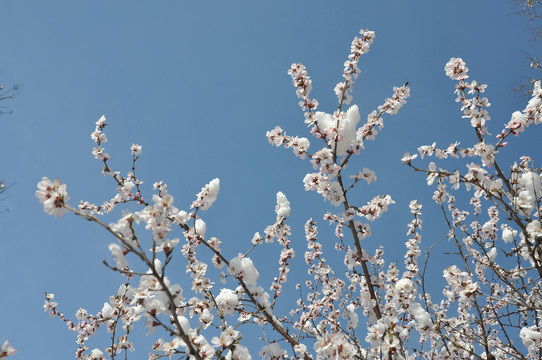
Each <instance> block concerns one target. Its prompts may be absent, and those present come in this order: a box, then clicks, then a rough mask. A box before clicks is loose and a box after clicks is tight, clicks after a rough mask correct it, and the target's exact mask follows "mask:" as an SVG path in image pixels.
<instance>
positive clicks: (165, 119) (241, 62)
mask: <svg viewBox="0 0 542 360" xmlns="http://www.w3.org/2000/svg"><path fill="white" fill-rule="evenodd" d="M513 11H514V10H513V8H512V7H511V4H510V3H509V1H500V0H499V1H495V0H479V1H471V0H456V1H453V2H450V1H422V0H411V1H401V0H396V1H391V0H390V1H368V0H365V1H361V0H352V1H309V0H296V1H287V0H277V1H267V2H264V1H218V0H217V1H181V0H177V1H173V0H163V1H152V2H151V1H142V0H130V1H124V0H122V1H121V0H118V1H106V0H93V1H73V0H51V1H41V0H1V1H0V23H1V24H2V29H3V31H2V35H3V36H2V41H1V46H0V51H1V56H0V83H1V84H4V85H6V86H10V85H11V84H14V83H17V84H20V85H21V88H20V91H19V95H17V96H16V98H14V99H13V100H12V101H10V102H9V103H4V104H3V105H7V106H9V107H10V108H11V110H13V114H12V115H3V116H2V117H0V125H1V137H2V141H1V142H0V154H1V155H0V177H1V178H3V179H4V180H5V181H6V183H8V184H9V183H14V185H13V186H12V187H11V188H10V189H9V192H8V197H7V198H6V199H4V200H2V201H1V202H0V207H1V208H2V209H9V213H3V214H0V229H1V230H0V284H1V288H2V290H0V294H1V295H2V296H0V341H3V340H5V339H8V340H9V341H10V343H11V344H12V345H13V346H14V347H16V348H17V350H18V354H17V357H16V358H15V359H37V358H40V359H69V358H72V357H73V354H74V351H75V349H76V345H75V334H74V333H72V332H70V331H68V330H67V329H66V328H65V326H64V325H63V324H61V323H60V322H59V321H57V320H52V319H49V318H48V316H47V314H45V313H44V312H43V308H42V305H43V300H44V292H45V291H49V292H53V293H55V295H56V298H57V300H58V301H59V303H60V309H61V310H62V311H64V313H65V314H66V315H69V316H71V317H73V315H74V314H75V312H76V311H77V309H78V308H79V307H84V308H86V309H87V310H88V311H89V312H91V313H96V312H97V311H99V310H100V309H101V307H102V305H103V302H104V301H107V299H108V296H109V295H111V294H113V293H114V292H115V291H116V289H117V288H118V285H119V284H120V283H121V281H122V279H121V278H120V277H118V276H117V275H116V274H113V273H112V272H111V271H109V270H108V269H106V268H105V267H104V266H103V264H102V263H101V261H102V260H103V259H104V258H106V257H107V258H110V255H109V251H108V250H107V245H108V244H109V243H110V242H112V241H113V239H112V238H111V237H110V236H108V234H107V233H106V232H105V231H103V230H102V229H99V228H98V227H97V226H95V225H94V224H91V223H87V222H85V221H83V220H81V219H80V218H76V217H74V216H65V217H63V218H60V219H55V218H53V217H49V216H46V215H45V213H44V212H43V210H42V207H41V206H40V204H39V202H38V200H37V199H36V197H35V195H34V193H35V190H36V184H37V182H38V181H39V180H40V179H41V177H42V176H48V177H50V178H59V179H61V180H62V181H63V182H64V183H66V184H67V185H68V193H69V195H70V197H71V203H72V205H77V204H78V202H79V200H80V199H83V200H88V201H91V202H94V203H102V202H103V201H105V200H108V199H109V198H111V197H112V196H113V195H114V191H115V189H114V184H113V182H112V180H111V179H110V178H104V177H103V176H102V175H101V164H100V163H99V162H97V161H96V160H94V159H93V156H92V155H91V149H92V147H93V142H92V140H91V139H90V133H91V132H92V131H93V130H94V123H95V121H96V120H98V118H99V117H100V116H101V115H102V114H105V115H106V116H107V118H108V122H109V126H108V127H107V128H106V133H107V135H108V138H109V142H108V143H107V144H106V149H107V151H108V152H109V153H110V154H111V155H112V160H111V164H113V166H115V167H116V168H117V169H119V170H121V171H122V172H123V173H126V172H127V171H129V169H130V165H131V163H130V161H131V156H130V145H131V144H132V143H138V144H140V145H142V146H143V155H142V157H141V159H140V160H139V162H138V163H139V167H138V169H137V171H138V175H139V177H140V178H141V179H143V180H144V181H145V185H146V187H144V189H145V190H146V191H147V193H148V194H150V189H151V185H152V183H153V182H155V181H159V180H163V181H164V182H166V183H167V184H168V185H169V190H170V192H171V193H172V194H173V195H174V196H175V199H176V202H175V203H176V206H177V207H179V208H180V209H185V210H188V208H189V205H190V204H191V202H192V201H193V200H194V198H195V194H196V193H197V192H199V190H200V188H201V187H202V186H203V185H205V184H206V183H208V182H209V181H210V180H211V179H213V178H215V177H219V178H220V179H221V192H220V194H219V197H218V201H217V202H216V203H215V204H214V205H213V208H212V209H211V210H209V211H208V212H206V213H205V214H204V215H205V218H204V219H205V221H206V222H207V234H209V235H213V236H218V237H219V238H220V239H221V240H222V241H223V243H224V249H225V251H228V252H229V255H228V256H229V257H233V256H235V255H236V254H237V253H238V252H239V251H244V250H246V249H247V247H248V244H249V242H250V239H251V238H252V236H253V234H254V232H256V231H263V229H264V228H265V226H266V225H268V224H272V223H273V222H274V219H275V214H274V206H275V201H276V200H275V194H276V192H277V191H279V190H280V191H282V192H284V193H285V194H286V196H288V198H289V200H290V202H291V204H292V215H291V217H290V219H289V223H290V225H291V227H292V230H293V235H292V237H291V238H292V241H293V242H294V248H295V249H296V251H297V254H298V257H297V258H296V259H295V261H294V262H296V263H298V265H297V268H294V269H296V270H297V272H296V274H298V275H297V276H294V277H292V279H291V280H290V285H291V286H294V285H295V283H296V282H300V281H302V280H303V279H304V267H303V251H304V249H305V240H304V234H303V225H304V223H305V221H306V220H307V219H308V218H311V217H312V218H314V219H315V220H316V221H318V222H319V224H320V228H321V231H322V235H321V237H322V238H323V239H325V238H326V236H327V237H328V238H329V241H328V245H329V244H332V243H333V242H334V241H333V239H332V238H331V232H329V231H328V230H327V229H328V228H329V227H328V226H327V224H325V223H324V222H323V221H322V220H321V219H322V215H323V214H324V213H325V212H326V211H328V210H334V208H333V207H332V206H330V204H329V203H324V202H323V201H322V198H321V197H320V196H319V195H317V194H315V193H310V192H305V191H304V189H303V184H302V179H303V176H304V175H305V174H306V173H307V172H312V171H313V170H312V167H311V166H310V164H309V163H308V162H307V161H301V160H300V159H299V158H296V157H295V156H293V154H292V153H291V151H290V150H284V149H277V148H275V147H272V146H271V145H270V144H269V143H268V142H267V139H266V138H265V133H266V131H267V130H270V129H272V128H274V127H275V126H276V125H280V126H281V127H282V128H283V129H285V130H286V132H287V133H288V134H290V135H298V136H307V137H308V136H309V135H308V131H307V129H306V126H305V124H304V123H303V114H302V111H301V110H300V109H299V108H298V105H297V103H298V99H297V97H296V95H295V89H294V88H293V86H292V85H291V80H290V78H289V76H288V75H287V73H286V71H287V70H288V68H289V66H290V64H291V63H293V62H302V63H303V64H305V65H306V66H307V68H308V71H309V75H310V76H311V78H312V80H313V92H312V95H311V97H315V98H317V99H318V100H319V102H320V110H322V111H326V112H332V111H334V110H335V109H336V97H335V94H334V92H333V87H334V86H335V84H336V83H337V82H339V81H341V79H342V78H341V73H342V66H343V62H344V61H345V60H346V58H347V56H348V53H349V49H350V42H351V41H352V39H353V37H354V36H356V35H357V33H358V31H359V30H360V29H361V28H368V29H370V30H373V31H375V32H376V39H375V42H374V44H373V46H372V47H371V51H370V52H369V53H368V54H367V55H364V56H363V57H362V59H361V61H360V63H359V66H360V68H361V69H362V74H361V76H360V77H359V78H358V80H357V82H356V85H355V89H354V101H353V103H354V104H358V105H359V107H360V112H361V115H362V119H364V118H365V116H366V115H367V114H368V113H370V112H371V111H372V110H373V109H376V107H377V106H378V105H379V104H381V103H382V102H383V101H384V99H385V98H386V97H389V96H390V95H391V94H392V87H393V86H399V85H403V84H404V83H405V82H407V81H409V82H410V87H411V98H410V99H409V100H408V103H407V104H406V105H405V107H404V108H403V109H402V110H401V111H400V113H399V114H398V115H395V116H388V117H386V118H385V120H384V121H385V126H386V127H385V129H383V131H382V133H381V134H379V136H378V137H377V140H376V142H373V143H368V144H367V151H365V152H363V153H362V155H361V156H359V157H357V158H356V159H355V160H354V161H353V162H352V163H351V165H350V167H351V171H352V172H357V169H358V168H359V169H362V168H363V167H368V168H370V169H372V170H374V171H376V174H377V177H378V182H377V183H375V184H372V185H370V186H362V187H361V188H360V189H359V190H358V192H357V193H356V195H355V199H356V201H358V203H359V204H365V203H366V201H368V200H369V199H370V198H372V197H373V196H374V195H376V194H385V193H388V194H390V195H391V196H392V198H393V199H394V200H395V201H396V202H397V204H395V205H394V206H393V207H392V208H391V209H390V211H389V212H388V213H387V214H385V215H384V217H383V219H381V220H380V221H379V222H377V223H375V224H371V226H372V227H373V237H372V238H370V240H368V241H367V245H366V246H367V247H368V248H370V249H373V248H374V247H376V246H378V245H383V246H384V247H385V249H387V254H388V259H389V260H394V259H397V260H398V261H399V262H400V263H402V254H403V253H404V250H403V249H404V247H403V243H404V241H405V240H406V237H405V233H406V224H407V223H408V222H409V221H410V213H409V211H408V203H409V202H410V200H412V199H414V198H417V199H418V200H419V201H420V202H421V203H422V204H424V205H425V207H424V209H423V211H422V212H423V213H424V218H423V220H424V225H425V226H424V232H423V233H422V235H423V242H424V245H427V246H428V245H431V244H432V243H433V242H435V241H436V240H438V239H439V238H440V237H442V236H443V235H444V234H445V231H446V229H445V227H443V225H444V223H443V221H442V219H441V218H440V217H439V216H438V214H437V215H434V214H436V213H438V208H437V207H436V206H435V205H434V204H433V202H432V200H431V196H432V193H433V189H432V188H428V187H427V186H426V184H425V179H424V177H423V176H421V175H420V174H415V173H414V172H413V171H411V170H410V169H409V168H407V167H406V166H405V165H402V164H401V161H400V159H401V157H402V155H403V153H404V152H405V151H410V152H415V151H416V149H417V147H418V146H420V145H424V144H430V143H432V142H433V141H437V143H439V144H442V146H443V147H446V146H447V145H448V144H449V143H450V142H453V141H455V140H459V141H462V142H464V143H465V144H466V145H470V144H472V142H473V141H474V134H473V133H472V132H471V131H470V126H469V124H468V121H466V120H465V119H461V113H460V110H459V108H460V107H459V106H458V105H457V104H456V103H455V101H454V99H455V96H454V94H453V90H454V83H453V81H451V80H449V79H448V78H447V77H446V76H445V74H444V70H443V69H444V65H445V63H446V62H447V61H448V60H449V59H450V58H451V57H462V58H463V59H464V60H465V61H466V63H467V66H468V67H469V69H470V76H471V79H475V80H478V81H481V82H483V83H486V84H488V88H487V92H486V96H487V97H488V98H489V99H490V102H491V103H492V106H491V108H490V109H489V110H490V114H491V116H492V120H491V123H490V131H491V130H493V132H494V133H495V134H496V133H497V132H498V131H499V130H500V129H501V128H502V126H503V124H504V123H506V122H508V120H509V119H510V115H511V114H512V112H514V111H515V110H520V109H523V108H524V106H525V102H522V101H521V98H520V97H519V96H518V95H516V94H514V93H513V92H512V88H514V87H515V86H517V85H518V84H519V83H520V82H521V80H522V78H523V77H526V76H529V75H530V74H529V69H528V66H527V63H526V62H525V58H524V55H523V54H522V51H529V50H530V49H531V44H530V42H529V33H528V30H527V29H526V27H525V25H526V24H525V22H526V20H525V18H523V17H520V16H518V15H514V14H513ZM533 130H538V129H533ZM530 133H531V134H530V135H529V134H525V136H523V137H522V138H521V142H519V141H516V142H515V143H514V139H512V144H511V146H510V149H508V152H509V153H510V154H511V157H510V158H509V159H513V158H514V156H517V155H518V154H523V153H524V152H529V153H530V154H531V155H532V156H533V157H534V158H535V160H538V163H539V162H540V158H541V157H540V146H539V139H540V133H538V135H537V134H536V131H530ZM461 166H463V165H461ZM149 197H150V195H149ZM115 216H118V213H115V214H113V216H112V217H109V218H107V219H106V222H110V221H113V220H115ZM323 242H324V243H325V240H323ZM445 246H446V245H443V248H442V249H441V250H440V252H443V251H444V250H443V249H444V247H445ZM271 249H273V248H271ZM274 250H276V251H277V252H276V254H274V256H275V257H273V256H263V257H262V258H261V260H260V263H261V265H260V267H261V268H260V273H265V271H264V269H267V267H269V269H272V270H273V271H270V272H271V273H272V274H274V273H275V269H276V267H277V265H276V261H277V258H276V257H278V254H279V251H280V250H279V249H278V247H277V248H274ZM270 251H272V250H270ZM331 254H332V253H330V254H329V255H328V257H332V255H331ZM261 255H266V254H260V256H261ZM228 256H226V257H228ZM254 256H256V255H254ZM437 259H439V261H440V262H441V263H444V264H446V262H447V261H449V260H448V258H446V257H443V256H442V257H439V258H437ZM439 261H435V263H438V262H439ZM178 269H179V276H182V275H184V271H185V270H184V266H183V265H182V264H181V263H180V262H179V264H178ZM434 276H435V278H436V280H435V281H436V282H438V281H440V278H441V267H440V266H438V267H437V270H436V271H435V275H434ZM271 280H272V278H269V279H267V280H266V281H265V282H264V283H266V284H268V283H270V281H271ZM218 286H219V287H220V284H218ZM435 290H436V292H437V293H439V292H440V290H439V289H435ZM284 300H288V299H284ZM285 302H286V306H287V301H285ZM91 344H92V343H91ZM95 345H99V346H100V347H102V348H103V347H105V343H102V344H95ZM146 346H147V345H139V346H138V344H137V343H136V347H137V348H138V349H139V350H140V352H138V353H137V354H139V355H138V358H144V357H145V356H144V354H146V353H147V352H148V348H147V347H146ZM260 347H261V344H259V345H257V346H255V348H256V349H259V348H260ZM253 358H258V356H257V351H256V350H254V351H253Z"/></svg>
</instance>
